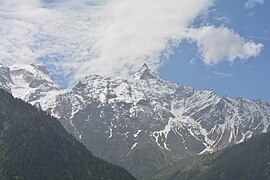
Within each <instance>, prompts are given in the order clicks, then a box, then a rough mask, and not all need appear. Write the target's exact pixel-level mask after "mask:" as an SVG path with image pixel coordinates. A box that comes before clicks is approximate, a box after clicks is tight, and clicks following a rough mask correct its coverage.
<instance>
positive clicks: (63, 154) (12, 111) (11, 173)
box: [0, 89, 135, 180]
mask: <svg viewBox="0 0 270 180" xmlns="http://www.w3.org/2000/svg"><path fill="white" fill-rule="evenodd" d="M0 179H1V180H6V179H7V180H9V179H17V180H50V179H51V180H54V179H57V180H61V179H65V180H68V179H74V180H75V179H76V180H87V179H91V180H95V179H104V180H113V179H115V180H133V179H135V178H134V177H133V176H132V175H131V174H130V173H129V172H127V171H126V170H125V169H124V168H121V167H118V166H115V165H112V164H110V163H108V162H106V161H104V160H101V159H99V158H97V157H95V156H94V155H93V154H92V153H91V152H89V151H88V150H87V149H86V148H85V147H84V145H83V144H81V143H80V142H78V141H77V140H76V139H75V138H74V137H73V136H72V135H70V134H68V133H67V132H66V131H65V130H64V128H63V127H62V125H61V124H60V122H59V121H57V120H56V119H55V118H53V117H51V116H50V115H48V114H47V113H45V112H43V111H41V110H38V109H36V108H34V107H32V106H31V105H30V104H27V103H25V102H23V101H22V100H19V99H14V98H13V96H12V95H10V94H9V93H7V92H5V91H4V90H1V89H0Z"/></svg>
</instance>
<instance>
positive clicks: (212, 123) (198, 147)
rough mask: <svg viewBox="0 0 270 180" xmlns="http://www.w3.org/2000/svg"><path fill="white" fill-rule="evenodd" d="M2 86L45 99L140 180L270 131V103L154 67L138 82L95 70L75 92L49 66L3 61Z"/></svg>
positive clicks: (72, 128)
mask: <svg viewBox="0 0 270 180" xmlns="http://www.w3.org/2000/svg"><path fill="white" fill-rule="evenodd" d="M0 86H1V87H2V88H4V89H6V90H7V91H9V92H11V93H12V94H13V95H14V96H16V97H20V98H22V99H23V100H25V101H28V102H30V103H32V104H34V105H36V104H37V103H38V104H39V105H40V106H41V108H42V109H43V110H46V111H48V112H50V113H51V114H52V115H54V116H55V117H57V118H59V120H60V121H61V123H62V124H63V126H64V127H65V128H66V130H67V131H68V132H70V133H72V134H73V135H74V136H75V137H76V138H77V139H78V140H80V141H81V142H82V143H83V144H84V145H85V146H86V147H87V148H88V149H90V150H91V151H92V152H93V153H94V154H96V155H98V156H99V157H102V158H104V159H106V160H108V161H110V162H112V163H116V164H119V165H122V166H124V167H126V168H127V169H128V170H129V171H130V172H131V173H133V174H134V175H135V176H137V177H142V176H145V175H149V174H151V173H155V172H156V171H158V170H160V169H161V168H164V167H166V166H168V165H169V164H171V163H174V162H175V161H176V160H178V159H181V158H183V157H186V156H190V155H196V154H201V153H204V152H207V151H215V150H218V149H222V148H224V147H226V146H229V145H232V144H236V143H240V142H243V141H244V140H246V139H247V138H250V137H251V136H253V135H256V134H260V133H263V132H267V131H270V126H269V124H270V105H269V104H268V103H267V102H265V101H262V100H256V101H253V100H248V99H245V98H237V99H233V98H229V97H219V96H217V95H216V94H215V93H214V92H211V91H205V90H197V89H194V88H190V87H185V86H182V85H179V84H176V83H172V82H169V81H166V80H164V79H162V78H161V77H159V76H158V75H157V74H156V73H155V72H153V71H151V70H150V69H149V68H148V67H147V65H143V67H142V68H141V69H140V70H139V71H138V72H137V73H135V74H134V76H133V77H132V78H130V79H124V78H120V77H102V76H98V75H90V76H88V77H86V78H85V79H84V80H82V81H80V82H79V83H78V84H77V85H76V86H75V87H74V88H73V89H61V87H60V86H58V85H57V83H55V82H54V81H53V80H52V79H51V78H50V76H49V73H48V72H47V70H46V69H45V68H44V67H42V66H37V65H30V66H17V67H10V68H7V67H4V66H1V67H0Z"/></svg>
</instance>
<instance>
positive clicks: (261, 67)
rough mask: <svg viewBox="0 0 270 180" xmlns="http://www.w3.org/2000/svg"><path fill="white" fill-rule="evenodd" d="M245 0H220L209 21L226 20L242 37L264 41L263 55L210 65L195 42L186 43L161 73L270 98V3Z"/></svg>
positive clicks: (185, 81)
mask: <svg viewBox="0 0 270 180" xmlns="http://www.w3.org/2000/svg"><path fill="white" fill-rule="evenodd" d="M244 2H245V1H235V0H226V1H221V0H219V1H217V2H216V5H215V6H214V7H213V13H211V15H210V16H211V17H210V18H209V17H208V21H209V23H211V24H216V25H221V24H225V25H226V26H227V27H230V28H232V29H234V30H235V31H236V32H238V33H239V34H241V36H242V37H245V38H246V39H252V40H254V41H256V42H260V43H262V44H263V45H264V48H263V50H262V51H261V53H260V55H258V56H257V57H250V58H248V59H247V60H244V61H240V60H238V61H235V62H233V63H230V62H222V63H219V64H215V65H210V66H209V65H205V64H204V63H203V62H202V60H200V55H199V54H198V53H197V48H196V46H195V45H194V44H189V43H184V44H182V45H180V47H179V48H177V49H176V51H175V54H174V55H172V56H171V57H170V61H168V63H167V64H166V65H165V66H163V67H162V68H161V69H160V70H159V72H160V74H161V75H162V76H163V77H165V78H166V79H169V80H171V81H175V82H178V83H181V84H184V85H188V86H192V87H196V88H200V89H208V90H212V91H214V92H216V93H217V94H219V95H221V96H224V95H227V96H231V97H247V98H250V99H265V100H267V101H268V102H270V23H269V22H268V20H267V17H270V11H269V10H270V4H269V1H268V2H267V1H265V2H264V4H263V5H258V6H256V7H253V8H245V7H244ZM218 16H220V17H225V18H226V20H225V22H224V21H217V20H216V19H214V18H213V17H218ZM225 18H224V19H225ZM191 60H192V61H193V63H191Z"/></svg>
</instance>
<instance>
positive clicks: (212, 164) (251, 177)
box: [146, 133, 270, 180]
mask: <svg viewBox="0 0 270 180" xmlns="http://www.w3.org/2000/svg"><path fill="white" fill-rule="evenodd" d="M146 179H158V180H162V179H166V180H270V133H267V134H261V135H258V136H254V137H253V138H251V139H249V140H247V141H245V142H243V143H241V144H238V145H234V146H231V147H228V148H226V149H224V150H222V151H219V152H215V153H212V154H207V155H200V156H194V157H190V158H187V159H184V160H182V161H180V162H179V163H177V164H175V165H173V166H171V167H168V168H166V169H165V170H164V171H162V172H161V173H159V174H158V175H156V176H155V177H152V178H146Z"/></svg>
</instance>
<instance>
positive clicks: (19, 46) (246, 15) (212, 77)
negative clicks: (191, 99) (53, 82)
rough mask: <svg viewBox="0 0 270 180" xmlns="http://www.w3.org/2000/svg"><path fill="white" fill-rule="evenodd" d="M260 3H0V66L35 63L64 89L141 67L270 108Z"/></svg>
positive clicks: (264, 11) (268, 33)
mask: <svg viewBox="0 0 270 180" xmlns="http://www.w3.org/2000/svg"><path fill="white" fill-rule="evenodd" d="M269 10H270V4H269V1H268V2H267V1H265V0H241V1H235V0H226V1H225V0H223V1H221V0H166V1H164V0H60V1H59V0H21V1H18V0H0V40H1V41H0V63H2V64H5V65H9V66H11V65H16V64H30V63H39V64H43V65H45V66H47V68H48V69H49V70H50V72H51V73H52V75H53V76H54V77H55V78H56V79H57V81H59V83H60V84H61V85H64V86H67V87H68V86H69V87H72V85H74V84H75V83H76V82H78V81H79V80H80V79H82V78H84V77H85V76H87V75H89V74H100V75H104V76H124V77H128V76H130V75H132V74H133V73H134V72H135V71H137V70H138V69H139V68H140V67H141V65H142V64H144V63H145V62H146V63H147V64H148V66H150V68H152V69H153V70H156V71H158V72H159V73H160V74H161V75H162V76H163V77H164V78H166V79H168V80H171V81H175V82H178V83H180V84H183V85H188V86H192V87H196V88H199V89H208V90H212V91H215V92H216V93H218V94H219V95H221V96H223V95H228V96H232V97H238V96H244V97H247V98H251V99H259V98H262V99H266V100H267V101H270V95H269V92H270V91H269V90H270V85H269V83H268V82H269V80H268V77H270V76H269V75H270V71H269V67H270V66H269V65H270V64H269V63H270V62H269V53H270V51H269V47H270V42H269V39H270V23H267V20H266V17H269V15H270V14H269Z"/></svg>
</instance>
